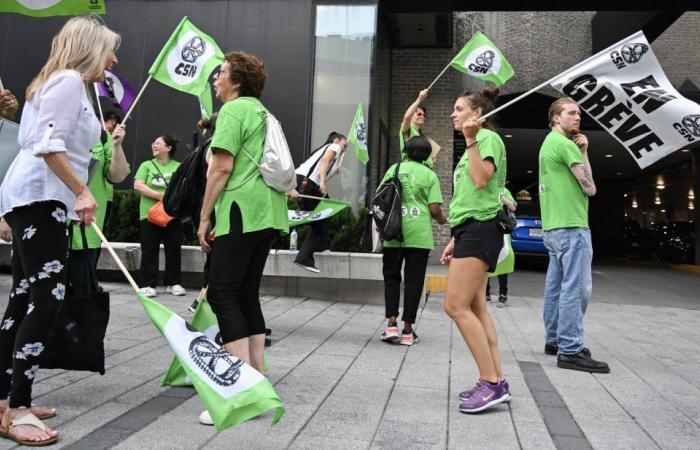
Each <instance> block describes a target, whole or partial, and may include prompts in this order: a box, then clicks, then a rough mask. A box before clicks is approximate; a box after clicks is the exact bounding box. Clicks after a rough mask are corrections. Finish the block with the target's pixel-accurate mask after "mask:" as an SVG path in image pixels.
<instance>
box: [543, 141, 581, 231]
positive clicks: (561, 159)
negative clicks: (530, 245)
mask: <svg viewBox="0 0 700 450" xmlns="http://www.w3.org/2000/svg"><path fill="white" fill-rule="evenodd" d="M539 163H540V164H539V166H540V167H539V183H540V186H539V193H540V209H541V211H542V229H543V230H545V231H548V230H553V229H556V228H577V227H580V228H588V196H587V195H586V194H585V193H584V192H583V190H582V189H581V186H580V185H579V183H578V180H576V177H575V176H574V174H573V173H571V166H573V165H574V164H583V156H582V155H581V150H579V148H578V147H577V146H576V144H575V143H574V141H572V140H571V139H568V138H567V137H566V136H564V135H563V134H561V133H559V132H557V131H550V132H549V134H548V135H547V137H546V138H545V139H544V142H543V143H542V147H541V148H540V157H539Z"/></svg>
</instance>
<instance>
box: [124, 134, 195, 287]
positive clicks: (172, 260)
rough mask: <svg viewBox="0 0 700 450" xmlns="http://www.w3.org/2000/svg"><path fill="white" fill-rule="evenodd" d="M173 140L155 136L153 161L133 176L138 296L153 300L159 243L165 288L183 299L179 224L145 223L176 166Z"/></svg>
mask: <svg viewBox="0 0 700 450" xmlns="http://www.w3.org/2000/svg"><path fill="white" fill-rule="evenodd" d="M177 143H178V141H177V139H175V138H174V137H172V136H169V135H167V134H164V135H162V136H158V137H157V138H156V140H155V141H153V144H151V151H152V152H153V159H150V160H148V161H144V162H143V163H141V165H140V166H139V170H138V171H137V172H136V175H135V176H134V190H135V191H136V192H138V193H139V194H141V202H140V204H139V220H140V227H139V228H140V233H139V239H140V240H141V267H140V268H139V277H140V279H141V280H140V283H141V292H142V293H143V295H145V296H146V297H155V296H156V283H157V281H158V259H159V253H160V243H161V242H162V243H163V247H164V249H165V285H166V286H167V291H168V292H170V293H171V294H172V295H178V296H180V295H185V288H183V287H182V285H181V284H180V265H181V256H180V254H181V246H182V222H180V220H178V219H173V220H171V221H170V222H169V223H168V225H167V226H165V227H161V226H160V225H155V224H153V223H151V222H149V221H148V210H149V209H150V208H151V207H152V206H153V205H155V204H156V203H157V202H158V201H160V200H163V194H165V189H166V188H167V187H168V183H169V182H170V178H171V177H172V176H173V173H174V172H175V170H176V169H177V168H178V166H179V165H180V163H179V162H178V161H175V160H174V159H173V156H174V155H175V149H176V148H177Z"/></svg>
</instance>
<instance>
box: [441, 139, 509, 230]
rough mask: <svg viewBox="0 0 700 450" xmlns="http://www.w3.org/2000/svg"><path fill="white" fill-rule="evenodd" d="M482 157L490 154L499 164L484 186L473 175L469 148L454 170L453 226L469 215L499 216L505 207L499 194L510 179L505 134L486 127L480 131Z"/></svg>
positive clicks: (479, 218) (473, 217)
mask: <svg viewBox="0 0 700 450" xmlns="http://www.w3.org/2000/svg"><path fill="white" fill-rule="evenodd" d="M476 140H477V141H478V142H479V144H478V148H479V155H480V156H481V159H482V160H484V159H487V158H490V159H491V160H492V161H493V164H494V165H495V166H496V171H495V172H494V174H493V176H492V177H491V179H490V180H489V181H488V183H487V184H486V186H485V187H484V188H483V189H477V188H476V185H475V184H474V182H473V181H472V178H471V176H470V175H469V151H468V150H467V151H465V152H464V155H462V158H461V159H460V160H459V162H458V163H457V167H456V168H455V171H454V176H453V177H454V178H453V182H454V193H453V194H452V201H451V202H450V215H449V218H448V221H449V223H450V226H451V227H452V228H454V227H456V226H458V225H460V224H462V223H463V222H464V221H465V220H467V219H476V220H479V221H482V222H483V221H486V220H490V219H493V218H494V217H496V214H497V213H498V210H499V209H501V208H502V205H501V200H500V198H499V195H500V194H501V193H502V192H503V189H504V188H505V182H506V168H507V167H506V166H507V165H506V148H505V145H504V144H503V140H502V139H501V137H500V136H499V135H498V134H497V133H495V132H493V131H491V130H489V129H487V128H482V129H481V130H479V132H478V133H477V134H476Z"/></svg>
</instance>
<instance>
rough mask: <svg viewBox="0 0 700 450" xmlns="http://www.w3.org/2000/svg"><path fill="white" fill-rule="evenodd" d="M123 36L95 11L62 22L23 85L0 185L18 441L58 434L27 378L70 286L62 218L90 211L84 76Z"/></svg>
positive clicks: (8, 391) (103, 62)
mask: <svg viewBox="0 0 700 450" xmlns="http://www.w3.org/2000/svg"><path fill="white" fill-rule="evenodd" d="M120 42H121V39H120V37H119V35H118V34H116V33H115V32H113V31H112V30H110V29H109V28H107V27H106V26H105V25H104V24H103V23H102V22H101V21H100V20H99V19H97V18H96V17H93V16H83V17H74V18H72V19H70V20H68V21H67V22H66V24H65V25H64V26H63V28H62V29H61V31H59V33H58V34H57V35H56V36H55V37H54V39H53V42H52V44H51V52H50V54H49V59H48V61H47V62H46V64H45V65H44V67H43V68H42V69H41V71H40V72H39V74H38V75H37V76H36V77H35V78H34V80H32V82H31V84H30V85H29V87H28V88H27V94H26V98H27V102H26V104H25V106H24V109H23V111H22V120H21V121H20V130H19V144H20V148H21V149H20V151H19V153H18V154H17V157H16V158H15V160H14V162H13V163H12V166H11V167H10V169H9V170H8V172H7V175H6V176H5V180H4V181H3V183H2V186H0V215H2V216H4V217H5V219H6V220H7V222H8V223H9V225H10V227H11V228H12V234H13V239H12V248H13V251H12V275H13V285H12V290H11V291H10V299H9V302H8V304H7V308H6V310H5V315H4V317H3V319H2V326H0V410H2V413H3V414H2V419H1V421H0V436H2V437H5V438H8V439H11V440H14V441H16V442H17V443H19V444H22V445H33V446H36V445H48V444H52V443H54V442H56V441H57V440H58V433H57V432H56V431H54V430H52V429H51V428H49V427H47V426H46V425H44V424H43V423H42V422H41V420H40V419H41V418H44V419H45V418H48V417H52V416H53V415H55V414H56V413H55V411H54V410H52V409H48V408H43V407H38V406H32V384H33V382H34V380H35V379H36V376H37V371H38V369H39V360H40V357H41V354H42V352H43V351H44V349H45V348H46V344H47V341H46V339H47V337H48V334H49V330H50V328H51V325H52V324H53V322H54V319H55V317H56V314H57V312H58V310H59V306H60V305H61V301H62V300H63V299H64V297H65V294H66V270H65V265H66V254H67V253H68V229H67V226H68V222H69V221H70V220H80V221H81V222H84V223H85V224H86V225H90V224H92V222H93V221H94V220H95V210H96V206H97V205H96V203H95V198H94V197H93V195H92V193H91V192H90V189H89V188H88V186H87V185H86V182H87V178H88V166H89V162H90V149H91V148H92V147H93V146H94V145H95V144H96V143H97V142H98V140H99V137H100V124H99V121H98V120H97V117H96V116H95V112H94V110H93V105H92V102H91V99H90V93H89V90H88V87H90V88H91V86H89V84H88V83H93V82H97V81H101V80H102V79H103V77H104V70H105V69H106V68H107V67H110V66H112V65H113V64H115V63H116V62H117V58H116V56H115V52H116V50H117V48H118V47H119V44H120Z"/></svg>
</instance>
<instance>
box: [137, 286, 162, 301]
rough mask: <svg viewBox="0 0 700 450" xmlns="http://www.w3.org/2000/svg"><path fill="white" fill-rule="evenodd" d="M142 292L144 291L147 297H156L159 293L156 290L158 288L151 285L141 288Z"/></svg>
mask: <svg viewBox="0 0 700 450" xmlns="http://www.w3.org/2000/svg"><path fill="white" fill-rule="evenodd" d="M141 293H142V294H143V295H145V296H146V297H150V298H153V297H155V296H156V295H158V293H157V292H156V290H155V289H153V288H152V287H150V286H146V287H142V288H141Z"/></svg>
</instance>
